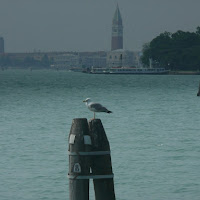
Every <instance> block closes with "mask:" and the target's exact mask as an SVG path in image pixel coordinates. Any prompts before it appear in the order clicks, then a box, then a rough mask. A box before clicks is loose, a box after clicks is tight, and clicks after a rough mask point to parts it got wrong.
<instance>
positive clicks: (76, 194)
mask: <svg viewBox="0 0 200 200" xmlns="http://www.w3.org/2000/svg"><path fill="white" fill-rule="evenodd" d="M90 150H91V137H90V135H89V128H88V122H87V119H74V120H73V121H72V126H71V130H70V135H69V174H68V177H69V197H70V198H69V199H70V200H89V174H90V158H91V156H87V153H86V152H89V151H90Z"/></svg>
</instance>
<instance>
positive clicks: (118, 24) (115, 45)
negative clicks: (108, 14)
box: [111, 5, 123, 51]
mask: <svg viewBox="0 0 200 200" xmlns="http://www.w3.org/2000/svg"><path fill="white" fill-rule="evenodd" d="M116 49H123V24H122V17H121V14H120V11H119V6H118V5H117V8H116V11H115V14H114V17H113V20H112V41H111V51H113V50H116Z"/></svg>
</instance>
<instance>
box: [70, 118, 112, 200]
mask: <svg viewBox="0 0 200 200" xmlns="http://www.w3.org/2000/svg"><path fill="white" fill-rule="evenodd" d="M113 176H114V175H113V172H112V164H111V156H110V145H109V142H108V139H107V136H106V133H105V131H104V128H103V125H102V123H101V120H100V119H94V120H91V121H90V122H89V124H88V123H87V119H74V120H73V122H72V126H71V131H70V135H69V174H68V177H69V196H70V200H89V179H93V183H94V190H95V199H96V200H115V192H114V181H113Z"/></svg>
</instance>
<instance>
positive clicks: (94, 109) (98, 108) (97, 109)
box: [83, 98, 112, 119]
mask: <svg viewBox="0 0 200 200" xmlns="http://www.w3.org/2000/svg"><path fill="white" fill-rule="evenodd" d="M83 102H85V104H86V106H87V107H88V109H89V110H91V111H92V112H94V119H95V112H106V113H112V111H110V110H108V109H107V108H105V107H103V106H102V105H101V104H99V103H94V102H92V101H91V99H90V98H87V99H86V100H84V101H83Z"/></svg>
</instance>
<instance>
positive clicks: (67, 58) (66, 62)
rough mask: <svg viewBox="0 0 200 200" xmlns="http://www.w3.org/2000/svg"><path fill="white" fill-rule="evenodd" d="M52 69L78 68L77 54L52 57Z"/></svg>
mask: <svg viewBox="0 0 200 200" xmlns="http://www.w3.org/2000/svg"><path fill="white" fill-rule="evenodd" d="M52 67H54V68H59V69H70V68H73V67H80V64H79V54H78V53H73V52H72V53H61V54H58V55H56V56H54V64H53V65H52Z"/></svg>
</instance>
